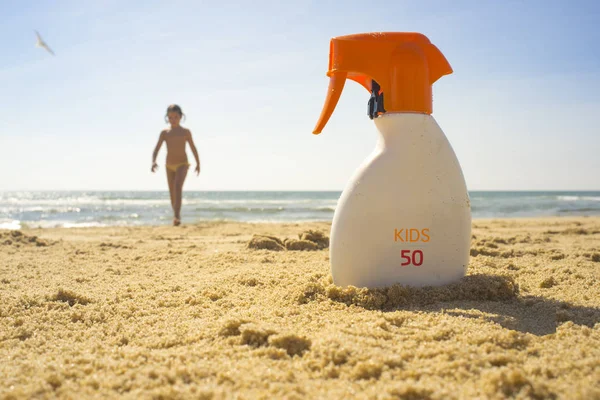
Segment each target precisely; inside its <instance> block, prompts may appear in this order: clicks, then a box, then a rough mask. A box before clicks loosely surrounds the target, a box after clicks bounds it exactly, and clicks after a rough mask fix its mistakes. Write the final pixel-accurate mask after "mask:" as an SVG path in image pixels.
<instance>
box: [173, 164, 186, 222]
mask: <svg viewBox="0 0 600 400" xmlns="http://www.w3.org/2000/svg"><path fill="white" fill-rule="evenodd" d="M187 173H188V167H187V166H181V167H179V168H178V169H177V172H176V173H175V179H174V186H175V198H174V201H175V205H174V209H175V218H176V219H178V220H181V201H182V199H183V182H185V178H186V176H187Z"/></svg>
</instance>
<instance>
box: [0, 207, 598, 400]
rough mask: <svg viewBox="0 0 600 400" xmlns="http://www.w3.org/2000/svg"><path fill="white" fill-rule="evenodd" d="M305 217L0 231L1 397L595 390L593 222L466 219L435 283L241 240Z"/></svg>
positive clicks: (560, 393)
mask: <svg viewBox="0 0 600 400" xmlns="http://www.w3.org/2000/svg"><path fill="white" fill-rule="evenodd" d="M309 229H313V230H320V231H322V232H325V233H326V234H327V235H329V229H330V224H327V223H302V224H294V223H288V224H244V223H216V222H215V223H201V224H198V225H188V226H181V227H135V228H134V227H115V228H87V229H44V230H37V229H32V230H23V231H21V232H20V233H21V236H19V233H14V232H10V231H4V232H2V233H0V360H2V361H1V362H0V378H1V384H0V399H12V398H15V399H21V398H54V397H56V396H58V397H60V398H72V399H80V398H101V397H102V398H115V397H120V398H128V399H138V398H156V399H176V398H195V399H221V398H239V399H255V398H256V399H259V398H264V399H274V398H285V399H350V398H358V399H395V398H403V399H454V398H474V397H477V398H498V399H500V398H507V397H515V398H539V399H546V398H564V399H586V400H587V399H600V218H585V217H581V218H540V219H505V220H474V222H473V232H472V233H473V237H472V248H471V255H472V256H471V260H470V265H469V268H468V275H467V277H465V278H464V279H463V281H461V282H460V283H458V284H456V285H451V286H449V287H442V288H422V289H411V288H404V287H401V286H395V287H392V288H388V289H381V290H371V291H369V290H366V289H356V288H345V289H343V288H340V287H336V286H334V285H333V284H332V280H331V275H330V273H329V252H328V249H326V248H325V249H320V250H315V251H290V250H281V251H276V250H255V249H250V248H248V247H247V244H248V242H249V240H250V239H251V238H252V236H253V235H254V234H264V235H273V236H276V237H278V238H281V239H284V238H298V234H300V233H302V232H304V231H306V230H309ZM274 248H280V247H277V246H276V247H274Z"/></svg>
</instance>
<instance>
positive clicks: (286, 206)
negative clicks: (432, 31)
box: [0, 191, 600, 229]
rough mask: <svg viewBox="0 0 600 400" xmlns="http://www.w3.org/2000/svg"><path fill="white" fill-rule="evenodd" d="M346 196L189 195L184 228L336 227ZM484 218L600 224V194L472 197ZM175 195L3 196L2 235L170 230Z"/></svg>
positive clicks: (45, 193)
mask: <svg viewBox="0 0 600 400" xmlns="http://www.w3.org/2000/svg"><path fill="white" fill-rule="evenodd" d="M340 195H341V192H340V191H315V192H310V191H298V192H293V191H282V192H278V191H212V192H211V191H206V192H192V191H184V198H183V205H182V215H181V216H182V221H183V222H184V223H196V222H201V221H243V222H302V221H331V220H332V218H333V214H334V211H335V208H336V206H337V203H338V199H339V197H340ZM469 197H470V199H471V212H472V217H473V218H474V219H477V218H522V217H543V216H600V191H593V192H592V191H586V192H574V191H564V192H542V191H531V192H528V191H472V192H469ZM172 218H173V214H172V210H171V204H170V198H169V193H168V191H155V192H153V191H130V192H129V191H56V192H53V191H13V192H8V191H4V192H1V191H0V229H22V228H54V227H65V228H74V227H102V226H140V225H170V224H171V223H172Z"/></svg>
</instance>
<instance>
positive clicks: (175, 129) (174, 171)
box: [152, 104, 200, 226]
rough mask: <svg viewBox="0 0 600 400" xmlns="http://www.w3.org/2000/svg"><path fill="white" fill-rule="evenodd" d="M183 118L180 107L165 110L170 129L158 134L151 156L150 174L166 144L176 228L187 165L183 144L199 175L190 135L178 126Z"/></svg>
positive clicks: (198, 161) (198, 164)
mask: <svg viewBox="0 0 600 400" xmlns="http://www.w3.org/2000/svg"><path fill="white" fill-rule="evenodd" d="M182 116H184V114H183V112H182V111H181V107H179V106H178V105H176V104H173V105H170V106H169V108H167V115H166V116H165V121H166V120H167V118H168V121H169V123H170V124H171V129H165V130H163V131H162V132H161V133H160V137H159V138H158V143H157V144H156V147H155V148H154V153H153V154H152V172H154V171H156V168H158V164H156V156H157V155H158V151H159V150H160V147H161V146H162V143H163V142H166V143H167V164H166V169H167V181H168V183H169V192H170V193H171V206H172V207H173V213H174V218H173V225H174V226H178V225H180V224H181V198H182V192H183V182H184V181H185V177H186V176H187V172H188V168H189V166H190V164H189V163H188V159H187V154H186V152H185V144H186V143H189V144H190V148H191V149H192V152H193V153H194V157H195V158H196V169H195V172H196V175H199V174H200V159H199V158H198V151H197V150H196V146H195V145H194V141H193V140H192V133H191V132H190V130H189V129H186V128H184V127H182V126H181V125H179V122H180V121H181V117H182Z"/></svg>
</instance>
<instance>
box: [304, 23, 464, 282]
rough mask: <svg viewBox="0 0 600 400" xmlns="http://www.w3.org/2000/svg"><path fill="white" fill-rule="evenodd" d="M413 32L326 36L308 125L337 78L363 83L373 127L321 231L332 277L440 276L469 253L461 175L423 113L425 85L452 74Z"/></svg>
mask: <svg viewBox="0 0 600 400" xmlns="http://www.w3.org/2000/svg"><path fill="white" fill-rule="evenodd" d="M451 73H452V68H451V67H450V65H449V63H448V61H447V60H446V58H445V57H444V55H443V54H442V53H441V52H440V51H439V50H438V48H437V47H436V46H434V45H433V44H432V43H431V42H430V41H429V39H428V38H427V37H426V36H424V35H422V34H419V33H405V32H377V33H365V34H356V35H348V36H339V37H335V38H332V39H331V42H330V53H329V70H328V72H327V76H329V78H330V81H329V89H328V93H327V98H326V100H325V105H324V107H323V110H322V113H321V117H320V119H319V121H318V123H317V125H316V127H315V130H314V132H313V133H314V134H319V133H320V132H321V131H322V129H323V128H324V126H325V124H326V123H327V121H328V120H329V117H330V116H331V114H332V113H333V111H334V109H335V106H336V104H337V102H338V100H339V98H340V95H341V94H342V90H343V88H344V84H345V82H346V79H351V80H353V81H355V82H358V83H359V84H360V85H362V86H363V87H364V88H365V89H367V90H368V91H369V92H370V93H371V97H370V100H369V102H368V115H369V117H370V118H371V119H372V120H373V121H374V123H375V127H376V128H377V131H378V141H377V144H376V146H375V149H374V151H373V152H372V153H371V155H370V156H369V157H368V158H367V159H366V160H365V161H364V162H363V163H362V164H361V165H360V166H359V167H358V169H357V170H356V171H355V173H354V175H353V176H352V178H351V179H350V181H349V182H348V183H347V185H346V187H345V189H344V191H343V193H342V195H341V197H340V199H339V202H338V205H337V208H336V210H335V213H334V217H333V222H332V227H331V237H330V262H331V273H332V276H333V281H334V283H335V284H336V285H339V286H348V285H352V286H356V287H368V288H377V287H385V286H391V285H393V284H402V285H409V286H416V287H419V286H439V285H445V284H448V283H452V282H456V281H458V280H460V279H461V278H462V277H463V276H464V275H465V273H466V269H467V265H468V263H469V248H470V241H471V206H470V200H469V194H468V192H467V187H466V183H465V179H464V176H463V173H462V170H461V167H460V164H459V162H458V159H457V158H456V155H455V153H454V150H453V149H452V146H451V145H450V143H449V142H448V139H447V138H446V136H445V135H444V133H443V132H442V130H441V129H440V127H439V126H438V124H437V122H436V121H435V119H434V118H433V117H432V116H431V113H432V94H431V86H432V84H433V83H434V82H435V81H437V80H438V79H439V78H440V77H442V76H444V75H447V74H451Z"/></svg>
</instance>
